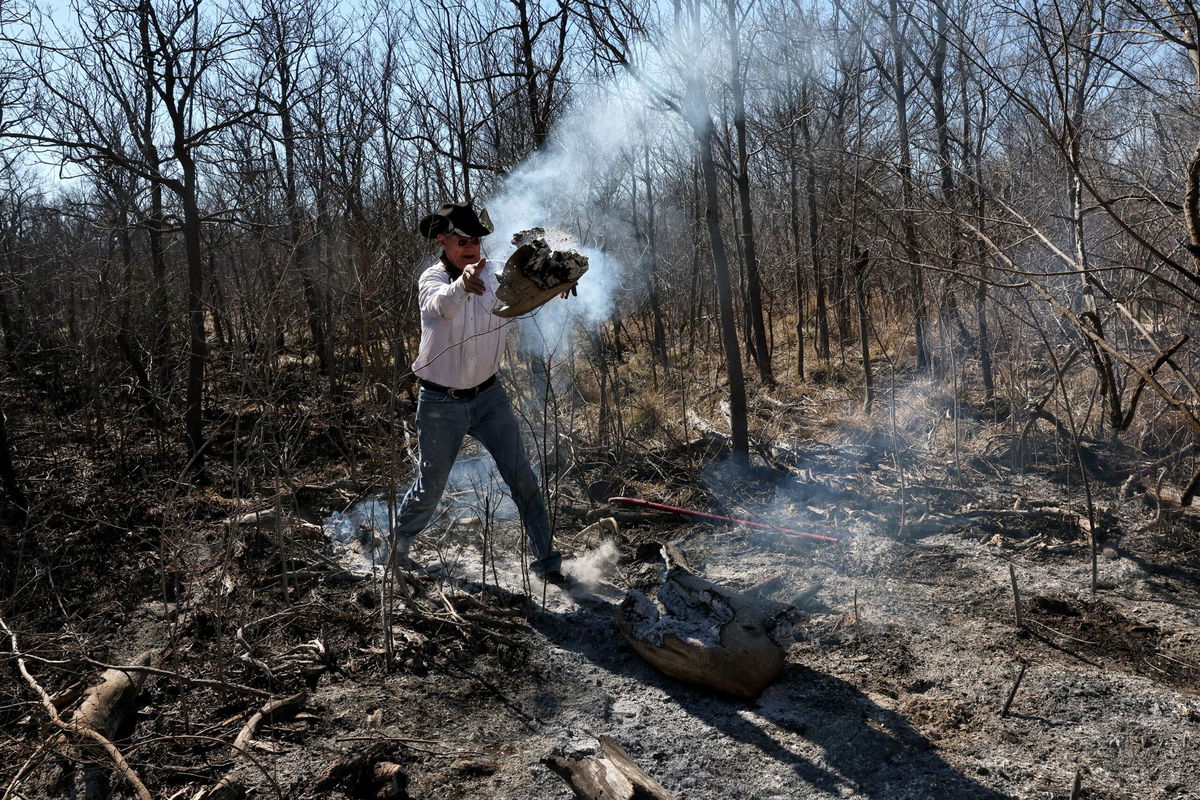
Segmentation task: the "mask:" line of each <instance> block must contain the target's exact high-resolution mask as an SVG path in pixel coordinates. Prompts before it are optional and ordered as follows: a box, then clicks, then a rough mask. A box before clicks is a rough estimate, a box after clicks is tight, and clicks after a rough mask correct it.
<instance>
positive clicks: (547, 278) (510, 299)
mask: <svg viewBox="0 0 1200 800" xmlns="http://www.w3.org/2000/svg"><path fill="white" fill-rule="evenodd" d="M551 240H553V241H555V244H565V243H566V241H567V239H566V237H565V236H561V235H560V236H557V237H556V236H554V235H553V234H550V233H548V232H547V231H546V229H545V228H530V229H529V230H527V231H521V232H520V233H518V234H516V235H515V236H513V238H512V243H513V244H514V245H516V247H517V249H516V251H515V252H514V253H513V254H512V255H511V256H509V257H508V260H507V261H506V262H505V263H504V270H503V271H502V272H501V273H500V278H499V280H500V286H499V288H498V289H496V297H497V298H498V299H499V300H500V301H501V302H502V303H503V305H502V306H499V307H497V308H496V309H495V310H494V313H495V314H496V315H497V316H500V317H516V316H519V315H521V314H527V313H529V312H530V311H532V310H534V309H535V308H538V307H540V306H542V305H544V304H545V303H547V302H549V301H550V300H552V299H554V297H555V296H556V295H559V294H562V293H563V292H565V291H567V290H568V289H571V288H573V287H574V286H575V284H577V283H578V282H579V279H580V278H581V277H582V276H583V274H584V273H585V272H587V270H588V260H587V256H583V255H580V254H579V253H577V252H576V251H574V250H572V249H570V248H567V247H563V248H562V249H557V250H556V249H554V248H553V247H551V245H550V241H551ZM559 240H561V241H559Z"/></svg>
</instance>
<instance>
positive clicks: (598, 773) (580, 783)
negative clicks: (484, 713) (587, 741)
mask: <svg viewBox="0 0 1200 800" xmlns="http://www.w3.org/2000/svg"><path fill="white" fill-rule="evenodd" d="M599 741H600V756H599V757H598V758H583V759H574V758H563V757H561V756H551V757H550V758H547V759H545V761H543V763H544V764H545V765H546V766H547V767H549V768H550V769H551V770H552V771H553V772H554V773H555V774H556V775H558V777H560V778H562V779H563V780H564V781H566V783H567V785H568V786H570V787H571V790H572V791H574V792H575V796H576V797H578V798H581V799H582V800H635V798H644V799H645V800H675V795H673V794H671V793H670V792H668V791H667V790H666V789H664V788H663V787H662V785H661V784H660V783H659V782H658V781H656V780H654V779H653V778H651V777H650V776H649V775H647V774H646V772H645V771H644V770H643V769H642V768H641V767H639V766H638V765H637V762H635V761H634V760H633V759H632V758H630V757H629V754H628V753H626V752H625V750H624V749H623V748H622V747H621V745H619V744H617V743H616V742H614V741H613V740H612V739H610V738H608V737H607V736H601V737H600V739H599Z"/></svg>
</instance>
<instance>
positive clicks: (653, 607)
mask: <svg viewBox="0 0 1200 800" xmlns="http://www.w3.org/2000/svg"><path fill="white" fill-rule="evenodd" d="M621 608H622V610H623V611H624V612H625V617H626V619H628V620H629V623H630V626H631V627H632V628H633V633H634V635H635V636H637V637H638V638H639V639H641V640H642V641H645V642H650V643H651V644H653V645H655V646H658V647H661V646H662V643H663V637H665V636H675V637H678V638H679V639H681V640H682V641H684V642H688V643H689V644H694V645H698V646H700V647H720V646H721V628H722V627H723V626H724V625H725V623H726V622H729V620H731V619H733V609H732V608H730V607H729V603H728V602H727V601H726V600H725V598H724V597H721V596H720V595H719V594H717V593H716V592H687V591H684V590H683V589H682V588H680V586H679V584H677V583H675V582H674V581H671V580H667V581H664V582H663V585H662V587H661V588H660V589H659V590H658V598H657V601H655V600H653V599H651V598H650V597H647V596H646V595H645V594H643V593H642V592H639V591H638V590H637V589H632V590H630V592H629V596H628V597H627V598H626V600H625V602H624V603H623V604H622V606H621Z"/></svg>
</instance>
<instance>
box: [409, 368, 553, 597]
mask: <svg viewBox="0 0 1200 800" xmlns="http://www.w3.org/2000/svg"><path fill="white" fill-rule="evenodd" d="M468 433H469V434H471V435H472V436H474V437H475V438H476V439H478V440H479V442H480V443H481V444H482V445H483V446H484V447H485V448H487V451H488V452H489V453H491V455H492V458H493V459H494V460H495V461H496V468H497V469H498V470H499V471H500V477H501V478H503V479H504V482H505V483H506V484H508V488H509V491H511V492H512V497H513V502H514V503H515V504H516V506H517V512H518V513H519V514H520V515H521V524H522V525H523V526H524V528H525V535H526V536H528V537H529V546H530V549H531V550H532V552H533V556H534V559H535V560H534V561H533V562H532V563H531V564H530V569H532V570H533V572H534V573H535V574H538V575H541V574H544V573H545V572H547V571H550V570H557V569H560V568H561V566H562V555H561V554H560V553H559V552H558V551H557V550H555V549H554V544H553V542H552V541H551V534H550V516H549V514H547V513H546V503H545V501H544V500H543V499H542V492H541V489H540V488H539V486H538V478H537V475H536V474H535V473H534V471H533V468H532V467H531V466H530V465H529V457H528V456H527V455H526V453H525V444H524V443H523V442H522V441H521V428H520V426H518V424H517V418H516V416H515V415H514V414H513V410H512V405H511V404H510V403H509V400H508V393H507V392H505V391H504V387H503V386H501V385H500V381H496V382H495V383H494V384H492V385H491V386H489V387H488V388H487V389H485V390H484V391H482V392H480V393H479V394H478V395H476V396H475V397H472V398H470V399H463V398H455V397H450V396H449V395H445V394H442V393H441V392H436V391H433V390H431V389H426V388H424V387H422V388H421V393H420V395H419V396H418V398H417V445H418V448H419V452H418V456H417V460H418V464H417V475H416V478H415V479H414V480H413V484H412V487H411V488H409V490H408V493H407V494H405V495H404V499H403V500H402V501H401V502H400V508H399V509H398V511H397V513H396V526H395V527H394V528H393V529H392V547H393V549H394V550H395V551H396V552H397V553H399V554H401V555H403V554H407V552H408V547H409V545H410V544H411V542H412V540H413V538H414V537H415V536H416V535H417V534H418V533H420V532H421V531H422V530H423V529H424V528H425V526H426V525H428V524H429V520H430V518H431V517H433V512H434V511H435V510H436V509H437V504H438V501H439V500H441V499H442V492H444V491H445V490H446V480H447V478H449V477H450V469H451V467H453V466H454V459H455V458H456V457H457V456H458V451H459V448H460V447H462V443H463V438H464V437H466V435H467V434H468Z"/></svg>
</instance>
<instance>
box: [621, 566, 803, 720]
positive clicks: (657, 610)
mask: <svg viewBox="0 0 1200 800" xmlns="http://www.w3.org/2000/svg"><path fill="white" fill-rule="evenodd" d="M794 613H795V609H794V608H793V607H791V606H785V605H784V604H782V603H775V602H773V601H770V600H766V599H763V598H758V597H752V596H749V595H746V594H743V593H741V592H736V591H733V590H732V589H728V588H726V587H724V586H720V585H718V584H715V583H713V582H712V581H709V580H706V579H705V578H701V577H700V576H698V575H695V574H693V573H691V572H689V571H687V570H686V569H682V568H680V567H678V566H676V567H673V568H671V570H670V571H669V572H668V573H667V577H666V580H665V581H663V585H662V587H661V588H660V589H659V591H658V598H657V602H655V601H654V600H651V599H650V598H649V597H647V596H646V595H644V594H642V593H641V592H637V591H632V592H630V593H629V594H628V595H627V596H626V598H625V600H624V601H623V602H622V603H621V605H620V606H619V607H618V608H617V626H618V627H619V628H620V630H621V633H622V634H623V635H624V636H625V638H626V639H627V640H628V641H629V643H630V644H631V645H632V646H633V649H634V650H636V651H637V653H638V655H640V656H642V658H644V659H646V660H647V661H649V662H650V663H651V664H653V665H654V666H655V667H656V668H657V669H659V670H660V671H662V672H664V673H666V674H667V675H670V676H672V677H675V678H679V679H681V680H685V681H688V682H689V683H694V684H697V685H700V686H705V687H708V688H711V689H716V690H717V691H720V692H724V693H726V694H730V695H734V696H737V697H757V696H758V695H759V694H760V693H761V692H762V690H763V689H765V688H766V687H767V686H769V685H770V684H771V683H772V682H774V681H775V680H776V679H777V678H778V677H779V676H780V674H782V672H783V665H784V645H785V644H786V643H788V642H790V641H791V637H792V627H791V626H792V619H793V615H794Z"/></svg>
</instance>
